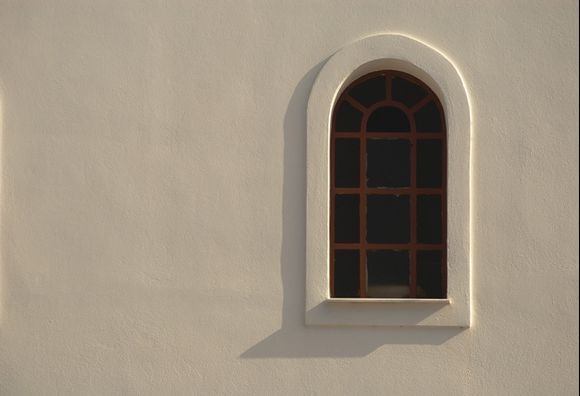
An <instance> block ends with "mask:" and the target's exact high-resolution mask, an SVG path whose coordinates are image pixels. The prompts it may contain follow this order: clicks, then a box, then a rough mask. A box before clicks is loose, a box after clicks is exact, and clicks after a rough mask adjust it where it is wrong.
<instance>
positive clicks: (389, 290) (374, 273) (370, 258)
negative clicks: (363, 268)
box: [367, 250, 409, 298]
mask: <svg viewBox="0 0 580 396" xmlns="http://www.w3.org/2000/svg"><path fill="white" fill-rule="evenodd" d="M367 296H368V297H374V298H379V297H383V298H405V297H409V252H408V251H406V250H404V251H395V250H380V251H369V252H367Z"/></svg>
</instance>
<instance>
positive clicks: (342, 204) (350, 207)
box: [334, 195, 360, 243]
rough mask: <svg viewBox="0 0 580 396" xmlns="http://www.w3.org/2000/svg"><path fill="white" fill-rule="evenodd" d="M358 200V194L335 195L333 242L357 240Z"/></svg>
mask: <svg viewBox="0 0 580 396" xmlns="http://www.w3.org/2000/svg"><path fill="white" fill-rule="evenodd" d="M359 202H360V198H359V196H358V195H336V199H335V206H334V241H335V242H337V243H356V242H359V239H360V238H359V235H360V233H359Z"/></svg>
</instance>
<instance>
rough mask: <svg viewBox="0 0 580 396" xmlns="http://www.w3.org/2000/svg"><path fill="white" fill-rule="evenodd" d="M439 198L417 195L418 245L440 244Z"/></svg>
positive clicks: (441, 232) (437, 196)
mask: <svg viewBox="0 0 580 396" xmlns="http://www.w3.org/2000/svg"><path fill="white" fill-rule="evenodd" d="M442 234H443V229H442V222H441V196H440V195H419V196H418V197H417V239H418V241H419V243H441V241H442V239H443V238H442Z"/></svg>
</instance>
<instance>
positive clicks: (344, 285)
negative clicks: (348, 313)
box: [334, 250, 360, 297]
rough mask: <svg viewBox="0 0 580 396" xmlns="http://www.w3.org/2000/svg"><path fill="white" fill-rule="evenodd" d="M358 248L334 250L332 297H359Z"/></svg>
mask: <svg viewBox="0 0 580 396" xmlns="http://www.w3.org/2000/svg"><path fill="white" fill-rule="evenodd" d="M359 268H360V267H359V251H358V250H335V251H334V297H359V295H360V293H359V286H360V271H359Z"/></svg>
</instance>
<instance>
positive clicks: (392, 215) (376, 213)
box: [367, 195, 410, 243]
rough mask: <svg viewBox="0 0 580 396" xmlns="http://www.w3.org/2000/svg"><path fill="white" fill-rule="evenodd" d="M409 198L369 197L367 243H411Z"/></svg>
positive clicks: (393, 196) (392, 196) (390, 196)
mask: <svg viewBox="0 0 580 396" xmlns="http://www.w3.org/2000/svg"><path fill="white" fill-rule="evenodd" d="M409 234H410V233H409V196H407V195H402V196H395V195H368V196H367V242H369V243H408V242H409Z"/></svg>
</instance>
